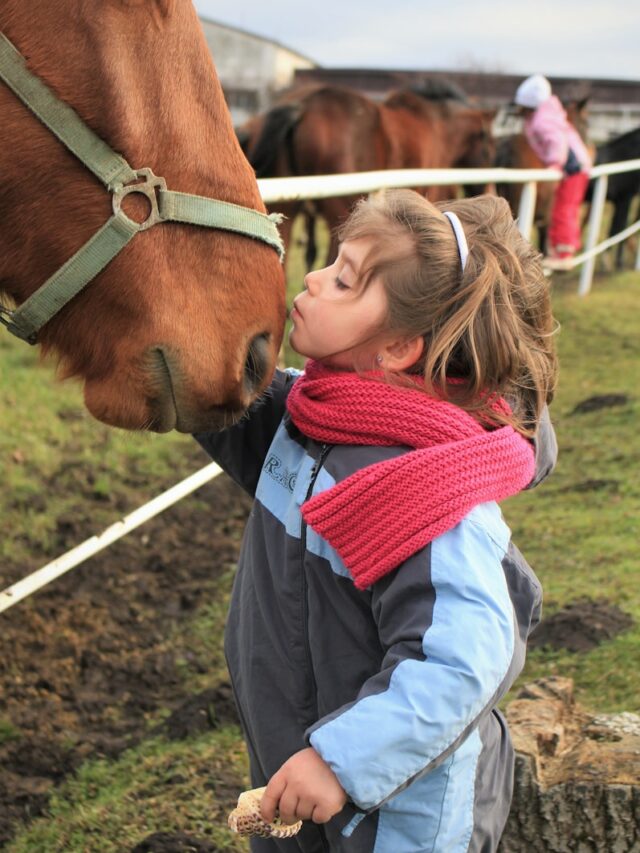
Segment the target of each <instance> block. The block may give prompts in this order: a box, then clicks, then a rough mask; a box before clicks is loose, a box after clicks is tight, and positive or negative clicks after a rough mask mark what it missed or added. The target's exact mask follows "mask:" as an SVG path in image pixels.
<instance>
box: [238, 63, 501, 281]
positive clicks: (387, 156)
mask: <svg viewBox="0 0 640 853" xmlns="http://www.w3.org/2000/svg"><path fill="white" fill-rule="evenodd" d="M494 117H495V112H494V111H487V110H483V109H480V108H478V107H475V106H473V105H471V104H469V103H468V101H467V99H466V97H465V95H464V94H463V93H462V92H460V90H458V89H457V88H456V87H454V86H452V85H449V84H442V83H440V82H439V81H431V80H427V81H425V84H424V85H423V86H422V87H421V88H420V89H415V90H401V91H397V92H393V93H391V94H390V95H389V97H388V98H387V99H386V100H385V101H384V102H383V103H378V102H376V101H373V100H371V99H370V98H368V97H365V96H364V95H362V94H360V93H359V92H356V91H354V90H351V89H346V88H341V87H337V86H323V85H320V86H313V87H309V88H305V89H299V90H297V91H293V92H290V93H288V94H287V95H285V96H284V98H283V99H282V100H281V101H280V102H279V103H278V104H276V105H275V106H274V107H273V108H272V109H270V110H269V111H268V112H267V113H266V114H264V115H262V116H258V117H256V118H255V119H252V120H251V122H250V123H249V124H248V125H245V127H244V128H242V129H241V130H240V131H239V138H240V141H241V144H242V145H243V148H244V151H245V154H246V155H247V158H248V159H249V162H250V163H251V164H252V166H253V167H254V169H255V171H256V175H257V177H259V178H266V177H285V176H292V175H330V174H340V173H347V172H366V171H375V170H378V169H410V168H449V167H451V168H454V167H459V168H464V167H468V168H474V167H487V166H490V165H491V164H492V163H493V157H494V146H493V137H492V133H491V124H492V121H493V118H494ZM474 189H476V191H477V188H474ZM480 191H482V190H480ZM420 192H422V193H423V194H425V195H426V196H427V197H428V198H430V199H431V200H438V199H441V198H447V197H450V196H451V195H452V194H454V192H455V191H454V190H453V189H452V188H449V187H430V188H420ZM357 198H358V196H343V197H335V198H327V199H317V200H315V201H314V202H304V203H302V202H296V203H294V204H288V205H283V204H279V205H278V209H279V210H281V211H282V212H284V213H285V214H286V215H287V217H288V219H287V220H286V224H285V227H284V228H283V229H282V234H283V238H284V240H285V245H287V244H288V242H289V241H290V237H291V226H292V223H293V219H294V218H295V216H296V215H297V214H299V213H303V214H304V215H305V217H306V226H307V233H308V240H307V252H306V262H307V267H308V268H309V269H310V268H311V267H312V266H313V263H314V260H315V256H316V246H315V240H314V225H315V218H316V216H322V217H323V218H324V219H325V220H326V222H327V224H328V226H329V229H330V231H331V243H330V247H329V253H328V257H329V261H331V260H333V258H335V256H336V254H337V240H336V237H335V233H334V231H335V227H336V226H337V225H338V224H339V223H340V222H342V221H343V220H344V219H345V217H346V216H347V215H348V213H349V211H350V209H351V207H352V206H353V204H354V202H355V201H356V199H357Z"/></svg>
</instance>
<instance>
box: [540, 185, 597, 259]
mask: <svg viewBox="0 0 640 853" xmlns="http://www.w3.org/2000/svg"><path fill="white" fill-rule="evenodd" d="M588 183H589V175H588V174H587V173H586V172H577V173H576V174H575V175H567V176H566V177H565V178H563V179H562V180H561V181H560V183H559V184H558V188H557V189H556V194H555V196H554V199H553V208H552V210H551V222H550V223H549V246H550V247H551V250H552V251H553V250H554V249H556V250H557V247H558V246H562V247H571V248H573V249H575V251H578V249H579V248H580V205H581V204H582V200H583V199H584V194H585V193H586V191H587V184H588ZM564 251H568V250H567V249H566V248H565V249H564Z"/></svg>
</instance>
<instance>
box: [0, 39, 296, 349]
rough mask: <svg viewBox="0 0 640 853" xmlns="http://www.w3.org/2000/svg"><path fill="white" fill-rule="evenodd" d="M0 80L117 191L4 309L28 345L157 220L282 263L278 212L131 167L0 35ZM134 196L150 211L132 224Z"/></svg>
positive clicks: (4, 318) (2, 315) (5, 319)
mask: <svg viewBox="0 0 640 853" xmlns="http://www.w3.org/2000/svg"><path fill="white" fill-rule="evenodd" d="M0 79H2V80H4V82H5V83H6V84H7V86H9V88H10V89H12V90H13V92H14V93H15V94H16V95H17V96H18V97H19V98H20V100H21V101H22V102H23V103H24V104H25V105H26V106H27V107H29V109H30V110H31V111H32V112H33V113H34V114H35V115H36V116H37V117H38V118H39V119H40V121H41V122H42V123H43V124H45V125H46V126H47V127H48V128H49V130H51V131H52V133H54V134H55V135H56V136H57V137H58V139H59V140H60V141H61V142H62V143H63V144H64V145H66V147H67V148H68V149H69V150H70V151H71V152H72V153H73V154H75V156H76V157H77V158H78V159H79V160H80V161H81V162H82V163H84V165H85V166H86V167H87V168H88V169H90V170H91V171H92V172H93V174H94V175H95V176H96V177H97V178H99V179H100V181H102V183H103V184H104V185H105V186H106V188H107V189H108V190H109V192H110V193H112V194H113V216H112V217H111V218H110V219H109V220H108V221H107V222H106V223H105V224H104V225H103V226H102V228H101V229H100V230H99V231H98V232H97V233H96V234H94V235H93V237H91V239H90V240H88V241H87V242H86V243H85V244H84V246H82V247H81V248H80V249H79V250H78V251H77V252H76V253H75V255H73V257H71V258H69V260H68V261H67V262H66V263H65V264H64V265H63V266H62V267H60V269H59V270H58V271H57V272H55V273H54V274H53V275H52V276H51V277H50V278H48V279H47V281H45V283H44V284H43V285H42V286H41V287H40V288H39V289H38V290H36V291H35V293H33V294H32V295H31V296H30V297H29V298H28V299H27V300H26V301H25V302H23V303H22V305H20V307H19V308H17V309H16V310H15V311H12V310H9V309H8V308H5V307H3V306H2V305H0V322H1V323H3V324H4V325H5V326H6V327H7V328H8V329H9V331H10V332H12V333H13V334H14V335H17V336H18V337H19V338H22V339H23V340H25V341H27V342H28V343H30V344H34V343H36V340H37V335H38V332H39V330H40V329H41V328H42V326H44V324H45V323H47V322H48V321H49V320H50V319H51V318H52V317H53V316H54V315H55V314H57V313H58V311H60V309H61V308H63V307H64V306H65V305H66V304H67V302H69V301H70V300H71V299H73V297H74V296H76V294H78V293H79V292H80V291H81V290H82V289H83V287H85V286H86V285H87V284H88V283H89V282H90V281H91V280H92V279H93V278H95V277H96V276H97V275H98V273H99V272H100V271H101V270H103V269H104V268H105V267H106V266H107V264H108V263H109V262H110V261H111V260H113V258H114V257H115V256H116V255H117V254H118V252H120V250H121V249H123V248H124V247H125V246H126V245H127V243H128V242H129V241H130V240H131V238H132V237H133V236H134V235H135V234H137V233H138V231H145V230H146V229H147V228H151V227H152V226H153V225H156V224H157V223H158V222H169V221H172V222H186V223H189V224H191V225H203V226H205V227H207V228H220V229H223V230H225V231H235V232H237V233H238V234H244V235H245V236H247V237H253V238H254V239H256V240H261V241H262V242H263V243H267V244H268V245H269V246H271V247H272V248H274V249H275V250H276V251H277V252H278V254H279V255H280V259H281V260H282V258H283V256H284V247H283V244H282V239H281V238H280V235H279V233H278V228H277V223H278V222H279V221H280V219H281V217H280V215H279V214H271V215H270V216H267V215H266V214H264V213H260V211H258V210H254V209H253V208H249V207H241V206H239V205H237V204H230V203H229V202H225V201H218V200H217V199H211V198H206V197H204V196H198V195H191V194H186V193H179V192H173V191H171V190H168V189H167V185H166V182H165V180H164V179H163V178H159V177H157V176H156V175H154V174H153V172H152V171H151V169H135V170H134V169H132V168H131V167H130V166H129V164H128V163H127V161H126V160H125V159H124V157H122V156H121V155H120V154H116V152H115V151H113V150H112V149H111V148H109V146H108V145H107V144H106V143H105V142H104V141H103V140H102V139H100V137H99V136H96V134H95V133H94V132H93V131H92V130H91V129H90V128H89V127H87V125H86V124H85V123H84V122H83V121H82V119H81V118H80V116H79V115H78V114H77V113H76V112H75V111H74V110H73V109H72V108H71V107H70V106H69V105H68V104H66V103H64V102H63V101H60V100H59V99H58V98H57V97H56V96H55V95H54V94H53V92H52V91H51V90H50V89H49V88H48V87H47V86H46V85H45V84H44V83H43V82H42V80H40V79H39V78H38V77H36V76H35V75H34V74H32V73H31V72H30V71H29V69H28V68H27V66H26V63H25V60H24V57H23V56H22V55H21V54H20V53H19V52H18V51H17V50H16V48H15V47H14V46H13V44H12V43H11V42H10V41H9V39H8V38H7V37H6V36H5V35H4V34H3V33H0ZM129 193H142V194H143V195H145V196H146V197H147V199H148V200H149V204H150V205H151V213H150V214H149V216H148V218H147V219H146V220H145V221H144V222H140V223H138V222H134V221H133V220H132V219H130V218H129V217H128V216H126V215H125V213H124V212H123V211H122V209H121V204H122V199H123V198H124V197H125V196H126V195H128V194H129Z"/></svg>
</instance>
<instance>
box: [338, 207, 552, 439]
mask: <svg viewBox="0 0 640 853" xmlns="http://www.w3.org/2000/svg"><path fill="white" fill-rule="evenodd" d="M445 210H450V211H453V212H454V213H456V214H457V215H458V217H459V219H460V221H461V222H462V225H463V228H464V232H465V235H466V238H467V243H468V245H469V257H468V259H467V262H466V266H465V269H464V271H463V270H462V266H461V263H460V255H459V251H458V244H457V242H456V238H455V234H454V231H453V228H452V226H451V223H450V221H449V220H448V219H447V217H445V216H444V215H443V211H445ZM361 237H368V238H373V239H372V248H371V249H370V251H369V253H368V254H367V256H366V258H365V260H364V263H363V265H362V268H361V272H360V278H361V282H362V284H363V286H365V287H366V286H367V285H368V284H369V282H371V280H372V279H373V278H379V279H380V280H381V282H382V284H383V285H384V288H385V290H386V294H387V299H388V303H389V310H388V316H387V322H386V324H385V329H387V330H390V331H393V332H401V333H403V334H406V335H407V336H408V337H409V338H413V337H418V336H420V337H422V338H423V339H424V343H425V347H424V354H423V356H422V358H421V359H420V361H419V362H418V363H417V364H416V365H415V366H414V367H413V368H412V369H411V373H412V374H414V375H413V377H412V380H411V381H412V384H414V387H415V374H416V373H420V374H422V375H423V377H424V388H425V391H426V392H427V393H429V394H436V395H438V396H439V397H441V398H444V399H447V400H450V401H451V402H453V403H455V404H456V405H458V406H461V407H462V408H464V409H466V410H467V411H468V412H470V413H471V414H473V415H474V417H476V418H477V419H478V420H481V421H483V422H486V421H489V422H490V423H494V424H503V423H511V424H512V425H513V426H514V427H515V428H516V429H518V430H519V431H520V432H522V433H524V434H527V435H531V434H532V433H533V432H534V430H535V424H536V422H537V421H538V419H539V417H540V415H541V412H542V409H543V407H544V405H545V403H548V402H550V401H551V399H552V398H553V392H554V389H555V384H556V377H557V360H556V355H555V349H554V345H553V337H552V336H553V333H554V331H555V322H554V319H553V316H552V313H551V299H550V292H549V285H548V281H547V279H546V278H545V276H544V274H543V271H542V266H541V263H540V260H541V259H540V255H539V253H538V252H536V250H535V249H534V248H533V247H532V246H531V244H530V243H529V242H528V241H527V240H525V239H524V238H523V237H522V236H521V234H520V232H519V231H518V228H517V226H516V224H515V222H514V220H513V217H512V215H511V211H510V209H509V206H508V204H507V202H506V201H505V200H504V199H502V198H498V197H497V196H492V195H485V196H478V197H476V198H470V199H460V200H455V201H448V202H443V203H438V204H432V203H431V202H429V201H427V200H426V199H425V198H423V197H422V196H420V195H419V194H418V193H416V192H413V191H412V190H387V191H383V192H380V193H377V194H375V195H374V196H372V197H370V198H369V199H363V200H362V201H360V202H359V203H358V204H357V205H356V207H355V208H354V210H353V212H352V213H351V215H350V217H349V218H348V219H347V221H346V222H345V223H344V225H343V226H342V228H341V229H340V231H339V238H340V239H341V240H355V239H359V238H361ZM389 378H391V377H389ZM405 378H406V377H405ZM394 380H395V381H401V380H402V378H401V377H395V378H394ZM499 397H504V398H506V400H507V401H508V402H509V405H510V406H511V409H512V412H511V414H507V413H506V412H504V411H500V410H499V408H498V410H496V406H495V403H496V399H497V398H499Z"/></svg>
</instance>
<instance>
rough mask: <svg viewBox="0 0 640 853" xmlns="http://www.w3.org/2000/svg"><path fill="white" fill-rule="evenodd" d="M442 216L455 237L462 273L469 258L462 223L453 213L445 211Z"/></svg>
mask: <svg viewBox="0 0 640 853" xmlns="http://www.w3.org/2000/svg"><path fill="white" fill-rule="evenodd" d="M444 215H445V216H446V217H447V219H448V220H449V222H450V223H451V227H452V228H453V233H454V234H455V237H456V243H457V244H458V252H459V254H460V265H461V266H462V271H463V272H464V268H465V266H466V263H467V258H468V257H469V246H468V244H467V238H466V237H465V234H464V228H463V227H462V222H460V220H459V219H458V216H457V214H455V213H453V211H451V210H445V211H444Z"/></svg>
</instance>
